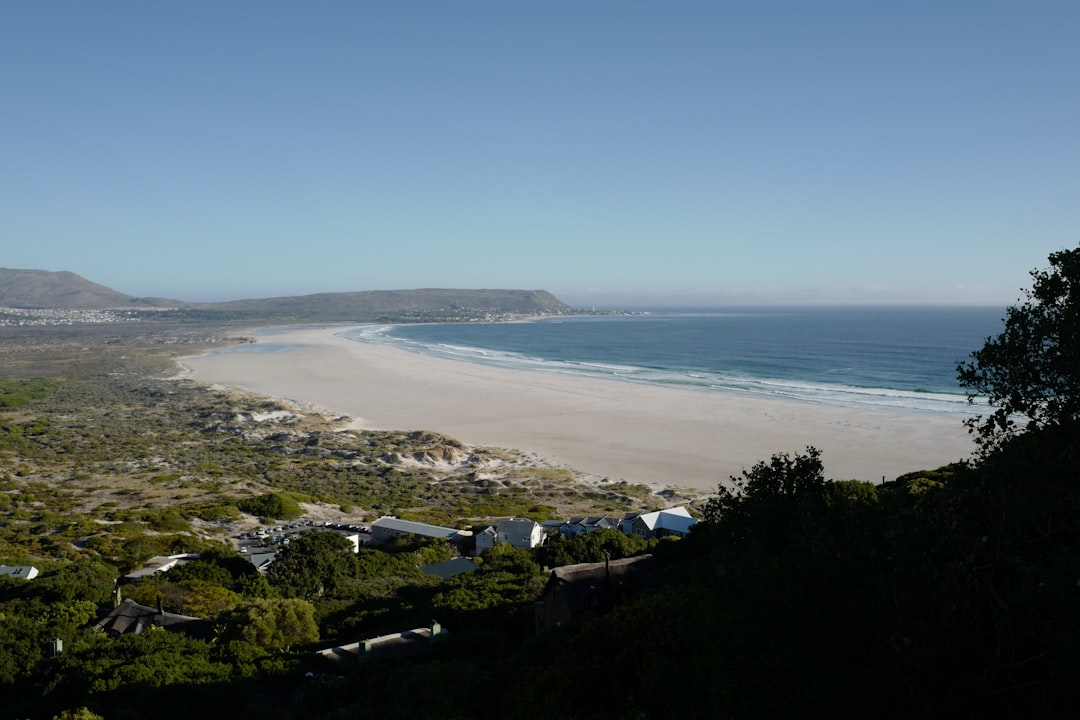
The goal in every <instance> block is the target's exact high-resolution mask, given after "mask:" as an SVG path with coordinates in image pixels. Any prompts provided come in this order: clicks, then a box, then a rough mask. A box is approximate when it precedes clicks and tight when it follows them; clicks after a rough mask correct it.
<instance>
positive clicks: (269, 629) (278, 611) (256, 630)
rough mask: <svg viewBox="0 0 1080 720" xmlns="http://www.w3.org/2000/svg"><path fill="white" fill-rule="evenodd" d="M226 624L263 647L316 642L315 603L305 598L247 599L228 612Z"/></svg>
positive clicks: (288, 647) (317, 628) (317, 637)
mask: <svg viewBox="0 0 1080 720" xmlns="http://www.w3.org/2000/svg"><path fill="white" fill-rule="evenodd" d="M227 625H228V626H229V627H231V628H232V629H233V631H234V632H236V633H237V634H239V635H240V637H242V638H243V639H244V640H246V641H247V642H249V643H251V644H253V645H258V646H259V647H261V648H265V649H267V650H286V651H287V650H289V649H290V648H291V647H293V646H294V645H301V644H304V643H312V642H316V641H317V640H318V639H319V626H318V625H317V624H316V623H315V607H314V606H313V605H312V604H311V603H309V602H308V601H307V600H298V599H294V598H289V599H284V600H263V599H260V600H251V601H249V602H246V603H244V604H242V605H240V606H239V607H237V608H236V609H235V610H233V611H232V613H231V614H230V616H229V618H228V621H227Z"/></svg>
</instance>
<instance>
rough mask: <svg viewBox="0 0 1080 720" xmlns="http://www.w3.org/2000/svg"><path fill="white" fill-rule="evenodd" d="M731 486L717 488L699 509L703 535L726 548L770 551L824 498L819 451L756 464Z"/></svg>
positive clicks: (780, 455) (782, 455)
mask: <svg viewBox="0 0 1080 720" xmlns="http://www.w3.org/2000/svg"><path fill="white" fill-rule="evenodd" d="M731 486H732V487H727V486H725V485H721V486H720V487H719V488H718V490H717V496H716V497H715V498H713V499H712V500H710V501H709V502H708V504H707V505H706V506H705V521H706V523H707V531H708V532H710V533H719V534H720V535H722V536H723V537H724V538H725V539H726V540H727V541H728V542H729V543H735V544H739V543H743V542H756V543H758V544H760V545H762V546H763V547H766V548H768V549H771V550H778V549H780V548H782V547H784V546H786V545H787V544H788V542H789V540H790V539H791V537H792V535H793V534H794V533H796V532H797V531H798V526H799V523H800V522H801V517H802V515H803V514H804V511H807V510H812V509H813V508H811V507H810V506H812V505H814V504H823V503H824V501H825V494H826V482H825V475H824V467H823V465H822V463H821V451H820V450H818V449H817V448H815V447H810V446H808V447H807V448H806V453H805V454H802V453H796V454H795V455H794V457H793V456H791V455H788V454H787V453H776V454H775V455H773V456H772V458H771V459H770V460H769V462H768V463H766V462H764V461H761V462H758V463H757V464H756V465H754V467H752V468H751V469H750V470H744V471H743V473H742V477H734V476H733V477H732V478H731Z"/></svg>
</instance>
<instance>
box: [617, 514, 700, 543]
mask: <svg viewBox="0 0 1080 720" xmlns="http://www.w3.org/2000/svg"><path fill="white" fill-rule="evenodd" d="M697 521H698V520H697V518H695V517H692V516H691V515H690V511H689V510H687V509H686V508H684V507H675V508H668V509H667V510H655V511H653V512H636V513H627V514H626V516H625V517H624V518H623V519H622V520H621V521H619V529H620V530H622V531H623V532H624V533H625V534H627V535H637V536H638V537H641V538H645V539H646V540H650V539H652V538H662V537H686V536H687V535H689V534H690V528H692V527H694V525H696V524H697Z"/></svg>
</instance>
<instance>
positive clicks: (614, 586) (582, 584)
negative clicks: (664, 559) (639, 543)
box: [548, 555, 660, 610]
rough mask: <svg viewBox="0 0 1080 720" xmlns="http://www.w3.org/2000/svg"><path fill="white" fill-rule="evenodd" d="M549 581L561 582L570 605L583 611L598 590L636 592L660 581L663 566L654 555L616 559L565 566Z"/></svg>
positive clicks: (554, 571)
mask: <svg viewBox="0 0 1080 720" xmlns="http://www.w3.org/2000/svg"><path fill="white" fill-rule="evenodd" d="M548 583H549V584H550V583H558V585H559V586H560V587H561V588H562V595H563V598H564V599H565V602H566V604H567V607H569V608H572V609H574V610H581V609H584V608H585V607H586V606H587V598H588V597H589V596H592V595H595V594H596V593H597V592H607V593H610V594H611V595H612V596H613V597H614V596H617V595H618V594H622V593H624V594H627V595H629V594H632V593H635V592H638V591H640V590H643V589H645V588H649V587H655V586H657V585H659V584H660V569H659V568H658V567H657V565H656V560H655V559H654V558H653V556H652V555H637V556H635V557H629V558H623V559H621V560H612V561H610V562H606V563H602V562H600V563H580V564H577V565H564V566H562V567H557V568H554V569H553V570H552V571H551V578H550V579H549V580H548Z"/></svg>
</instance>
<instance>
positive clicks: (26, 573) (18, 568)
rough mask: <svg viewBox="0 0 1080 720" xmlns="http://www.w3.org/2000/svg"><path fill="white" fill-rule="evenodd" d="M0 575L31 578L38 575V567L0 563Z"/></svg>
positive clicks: (24, 578)
mask: <svg viewBox="0 0 1080 720" xmlns="http://www.w3.org/2000/svg"><path fill="white" fill-rule="evenodd" d="M0 575H4V576H6V577H12V578H21V579H23V580H33V579H34V578H36V577H37V576H38V569H37V568H36V567H34V566H33V565H0Z"/></svg>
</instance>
